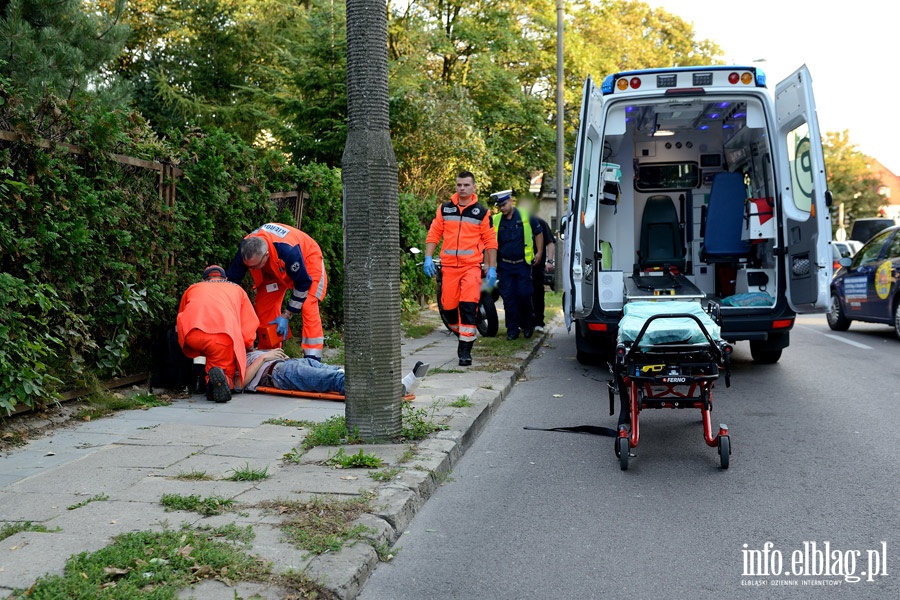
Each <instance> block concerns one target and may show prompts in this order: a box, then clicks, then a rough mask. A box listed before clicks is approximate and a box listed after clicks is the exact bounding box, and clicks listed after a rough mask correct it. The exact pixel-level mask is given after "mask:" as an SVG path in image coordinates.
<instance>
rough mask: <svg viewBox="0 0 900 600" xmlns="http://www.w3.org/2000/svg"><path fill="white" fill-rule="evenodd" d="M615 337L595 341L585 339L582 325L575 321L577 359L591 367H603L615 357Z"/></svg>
mask: <svg viewBox="0 0 900 600" xmlns="http://www.w3.org/2000/svg"><path fill="white" fill-rule="evenodd" d="M615 353H616V343H615V339H613V338H610V339H608V340H602V341H599V342H597V343H594V342H592V341H590V340H587V339H585V337H584V336H583V335H582V333H581V327H580V325H579V324H578V323H575V360H577V361H578V363H579V364H582V365H585V366H589V367H603V366H606V363H608V362H611V361H613V360H614V359H615Z"/></svg>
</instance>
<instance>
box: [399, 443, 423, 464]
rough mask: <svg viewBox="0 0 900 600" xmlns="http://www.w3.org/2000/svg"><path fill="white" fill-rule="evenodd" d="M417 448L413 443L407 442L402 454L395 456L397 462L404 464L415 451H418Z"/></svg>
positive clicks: (413, 455) (413, 456)
mask: <svg viewBox="0 0 900 600" xmlns="http://www.w3.org/2000/svg"><path fill="white" fill-rule="evenodd" d="M418 450H419V449H418V448H417V447H416V446H414V445H413V444H407V446H406V450H404V451H403V454H401V455H400V456H399V458H397V464H399V465H405V464H406V463H408V462H409V461H411V460H412V459H413V458H415V456H416V452H418Z"/></svg>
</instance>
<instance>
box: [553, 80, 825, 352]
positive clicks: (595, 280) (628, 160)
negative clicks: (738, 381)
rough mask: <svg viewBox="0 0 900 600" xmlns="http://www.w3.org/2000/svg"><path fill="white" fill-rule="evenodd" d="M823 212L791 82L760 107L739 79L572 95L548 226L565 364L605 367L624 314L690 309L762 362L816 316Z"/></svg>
mask: <svg viewBox="0 0 900 600" xmlns="http://www.w3.org/2000/svg"><path fill="white" fill-rule="evenodd" d="M831 203H832V199H831V194H830V192H828V191H827V190H826V186H825V165H824V159H823V155H822V144H821V137H820V135H819V126H818V122H817V120H816V112H815V102H814V100H813V94H812V87H811V79H810V76H809V71H808V70H807V68H806V67H805V66H803V67H801V68H800V69H799V70H797V71H796V72H795V73H794V74H793V75H791V76H790V77H788V78H787V79H785V80H784V81H782V82H781V83H779V84H778V85H777V86H776V87H775V94H774V97H773V96H772V94H771V93H770V91H769V90H768V89H767V86H766V78H765V74H764V73H763V72H762V71H761V70H759V69H757V68H755V67H735V66H709V67H680V68H668V69H647V70H641V71H628V72H622V73H616V74H615V75H610V76H608V77H607V78H606V79H605V80H604V81H603V84H602V85H601V86H600V87H599V88H597V87H596V85H595V84H594V82H593V81H591V80H590V79H588V80H587V81H586V82H585V86H584V99H583V103H582V107H581V121H580V125H579V130H578V136H577V141H576V148H575V156H574V160H573V172H572V185H571V191H570V194H569V203H568V211H567V215H566V219H565V221H564V237H565V240H564V244H565V259H564V263H563V279H564V288H563V289H564V295H565V297H564V302H563V304H564V312H565V317H566V325H567V326H568V327H569V328H570V330H571V327H572V325H574V326H575V335H576V348H577V352H578V360H579V361H581V362H584V363H599V362H604V361H606V360H607V359H609V358H610V356H611V355H612V352H613V350H614V344H615V339H616V335H617V331H618V322H619V319H620V318H621V317H622V309H623V306H624V305H625V304H626V303H627V302H629V301H635V300H647V299H653V300H665V299H678V300H684V299H693V300H697V301H699V302H701V303H703V304H704V305H708V304H709V303H710V302H714V303H716V304H718V305H719V306H720V307H721V314H722V320H723V324H722V337H723V338H724V339H726V340H728V341H731V342H734V341H738V340H748V341H749V342H750V352H751V355H752V356H753V359H754V360H755V361H757V362H761V363H774V362H776V361H778V359H779V358H780V357H781V354H782V350H783V349H784V348H786V347H787V346H788V344H789V341H790V330H791V328H792V327H793V325H794V316H795V314H796V313H802V312H822V311H825V310H826V309H827V308H828V305H829V282H830V281H831V276H832V268H833V267H832V260H831V248H829V242H830V241H831V218H830V207H831Z"/></svg>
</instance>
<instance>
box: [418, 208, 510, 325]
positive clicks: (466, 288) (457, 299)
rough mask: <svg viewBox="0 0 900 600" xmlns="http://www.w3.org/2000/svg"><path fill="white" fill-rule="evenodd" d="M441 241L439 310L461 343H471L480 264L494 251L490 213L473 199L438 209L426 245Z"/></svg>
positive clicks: (495, 237) (479, 292)
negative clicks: (440, 307)
mask: <svg viewBox="0 0 900 600" xmlns="http://www.w3.org/2000/svg"><path fill="white" fill-rule="evenodd" d="M441 238H443V240H444V242H443V245H442V246H441V255H440V257H441V306H442V309H443V312H444V316H445V318H446V319H447V323H448V325H449V326H450V328H451V329H452V330H453V331H454V332H456V333H458V334H459V340H460V341H461V342H474V341H475V336H476V334H477V332H478V329H477V327H476V323H477V320H476V317H477V311H478V301H479V299H480V298H481V262H482V260H484V251H485V250H492V249H493V250H496V249H497V236H496V233H495V232H494V228H493V226H492V225H491V219H490V211H489V210H488V209H486V208H485V207H484V206H483V205H482V204H479V202H478V196H476V195H475V194H473V195H472V202H471V203H470V204H468V205H467V206H465V207H460V206H459V195H458V194H453V196H451V197H450V200H449V201H447V202H444V203H442V204H441V205H440V206H438V209H437V214H436V215H435V218H434V220H433V221H432V222H431V227H430V228H429V229H428V237H427V238H425V243H426V244H432V243H433V244H437V243H438V242H439V241H440V240H441Z"/></svg>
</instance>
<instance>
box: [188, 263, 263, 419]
mask: <svg viewBox="0 0 900 600" xmlns="http://www.w3.org/2000/svg"><path fill="white" fill-rule="evenodd" d="M257 327H259V319H258V318H257V317H256V313H255V312H253V305H252V304H250V298H248V297H247V292H245V291H244V288H242V287H241V286H239V285H237V284H236V283H231V282H230V281H227V280H226V279H225V269H223V268H222V267H220V266H218V265H212V266H209V267H207V268H206V269H205V270H204V271H203V281H201V282H200V283H195V284H194V285H192V286H191V287H189V288H188V289H187V291H185V292H184V296H182V298H181V304H180V305H179V307H178V320H177V326H176V328H177V330H178V344H179V345H180V346H181V349H182V351H184V354H185V356H187V357H188V358H197V357H198V356H205V357H206V376H207V381H208V383H207V384H206V397H207V398H209V399H210V400H215V401H216V402H228V401H229V400H231V391H232V390H233V389H234V387H235V385H236V383H235V378H239V380H240V381H239V382H238V383H237V386H238V387H241V386H243V382H244V381H245V375H246V370H247V348H251V347H253V341H254V340H255V339H256V328H257Z"/></svg>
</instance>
